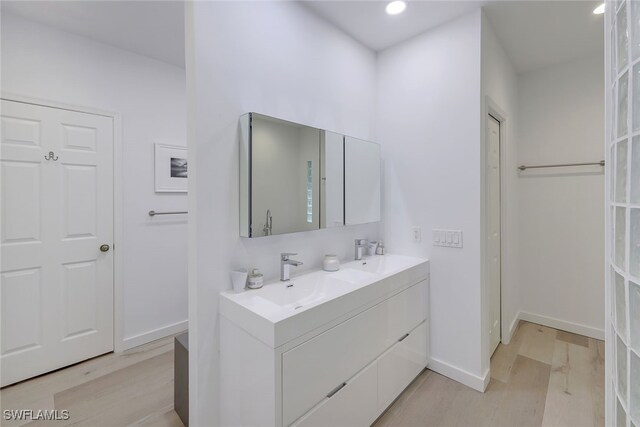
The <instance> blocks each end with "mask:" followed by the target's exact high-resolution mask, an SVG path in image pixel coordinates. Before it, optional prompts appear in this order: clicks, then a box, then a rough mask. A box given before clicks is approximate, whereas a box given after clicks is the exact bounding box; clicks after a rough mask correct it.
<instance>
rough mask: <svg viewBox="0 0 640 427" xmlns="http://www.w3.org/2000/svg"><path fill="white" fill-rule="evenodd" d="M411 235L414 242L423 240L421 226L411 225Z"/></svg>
mask: <svg viewBox="0 0 640 427" xmlns="http://www.w3.org/2000/svg"><path fill="white" fill-rule="evenodd" d="M411 235H412V236H413V242H414V243H420V242H421V241H422V229H421V228H420V227H411Z"/></svg>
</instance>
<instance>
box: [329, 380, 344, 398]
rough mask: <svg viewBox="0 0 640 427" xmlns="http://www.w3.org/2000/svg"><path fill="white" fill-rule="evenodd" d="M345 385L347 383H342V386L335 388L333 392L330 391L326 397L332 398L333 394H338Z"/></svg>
mask: <svg viewBox="0 0 640 427" xmlns="http://www.w3.org/2000/svg"><path fill="white" fill-rule="evenodd" d="M346 385H347V383H342V384H340V385H339V386H338V387H336V388H334V389H333V390H331V391H330V392H329V394H327V397H331V396H333V395H334V394H336V393H337V392H339V391H340V390H342V387H344V386H346Z"/></svg>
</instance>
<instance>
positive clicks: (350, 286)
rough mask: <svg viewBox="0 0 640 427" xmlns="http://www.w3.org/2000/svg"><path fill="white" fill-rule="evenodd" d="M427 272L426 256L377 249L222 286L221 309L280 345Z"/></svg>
mask: <svg viewBox="0 0 640 427" xmlns="http://www.w3.org/2000/svg"><path fill="white" fill-rule="evenodd" d="M428 274H429V263H428V260H427V259H424V258H415V257H409V256H404V255H395V254H387V255H374V256H370V257H366V258H363V259H362V260H359V261H351V262H347V263H345V264H342V266H341V268H340V270H338V271H335V272H327V271H323V270H316V271H310V272H305V273H302V274H300V275H297V276H294V277H292V278H291V280H289V281H287V282H281V281H279V280H274V281H270V282H267V283H266V284H265V285H264V286H263V287H262V288H261V289H256V290H247V291H244V292H240V293H235V292H233V291H226V292H222V293H221V298H220V314H221V315H222V316H224V317H226V318H227V319H228V320H230V321H232V322H234V323H235V324H236V325H238V326H239V327H241V328H243V329H245V330H246V331H247V332H249V333H250V334H252V335H253V336H255V337H256V338H258V339H259V340H260V341H262V342H264V343H265V344H267V345H268V346H270V347H272V348H276V347H279V346H281V345H283V344H285V343H287V342H289V341H291V340H294V339H296V338H298V337H301V336H303V335H305V334H307V333H312V332H313V330H315V329H317V328H319V327H321V326H323V325H327V324H328V323H332V322H338V321H341V320H344V319H343V318H344V317H345V316H348V315H349V314H350V313H352V312H353V311H354V310H358V308H360V307H362V308H363V309H366V308H368V306H371V305H375V303H376V302H377V301H379V300H382V299H384V298H386V297H388V296H389V295H392V294H394V293H396V292H399V291H401V290H403V289H406V288H407V287H409V286H411V285H414V284H416V283H417V282H419V281H421V280H424V279H425V278H426V277H427V276H428Z"/></svg>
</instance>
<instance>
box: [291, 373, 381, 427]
mask: <svg viewBox="0 0 640 427" xmlns="http://www.w3.org/2000/svg"><path fill="white" fill-rule="evenodd" d="M377 382H378V369H377V362H373V363H371V364H370V365H369V366H367V367H366V368H365V369H363V370H362V371H361V372H359V373H358V374H357V375H356V376H355V377H353V378H352V379H351V380H349V381H348V382H347V383H346V385H345V386H344V387H343V388H341V389H340V390H339V391H338V392H337V393H335V394H334V395H333V396H331V397H330V398H326V399H325V400H324V401H323V402H322V403H320V404H319V405H318V406H316V407H315V408H313V409H312V410H311V411H309V413H307V414H305V415H304V417H302V418H301V419H299V420H298V421H296V422H295V423H294V424H293V426H295V427H328V426H349V427H360V426H362V427H367V426H370V425H371V423H373V422H374V421H375V419H376V417H377V413H378V412H377V393H376V390H377V388H378V387H377Z"/></svg>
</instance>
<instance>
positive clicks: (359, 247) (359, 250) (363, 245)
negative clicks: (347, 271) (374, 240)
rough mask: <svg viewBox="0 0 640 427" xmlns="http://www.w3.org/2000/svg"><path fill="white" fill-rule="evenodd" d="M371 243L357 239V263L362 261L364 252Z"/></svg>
mask: <svg viewBox="0 0 640 427" xmlns="http://www.w3.org/2000/svg"><path fill="white" fill-rule="evenodd" d="M368 245H369V242H367V241H366V240H365V239H356V255H355V259H356V261H358V260H360V259H362V251H363V250H364V249H365V248H366V247H368Z"/></svg>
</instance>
